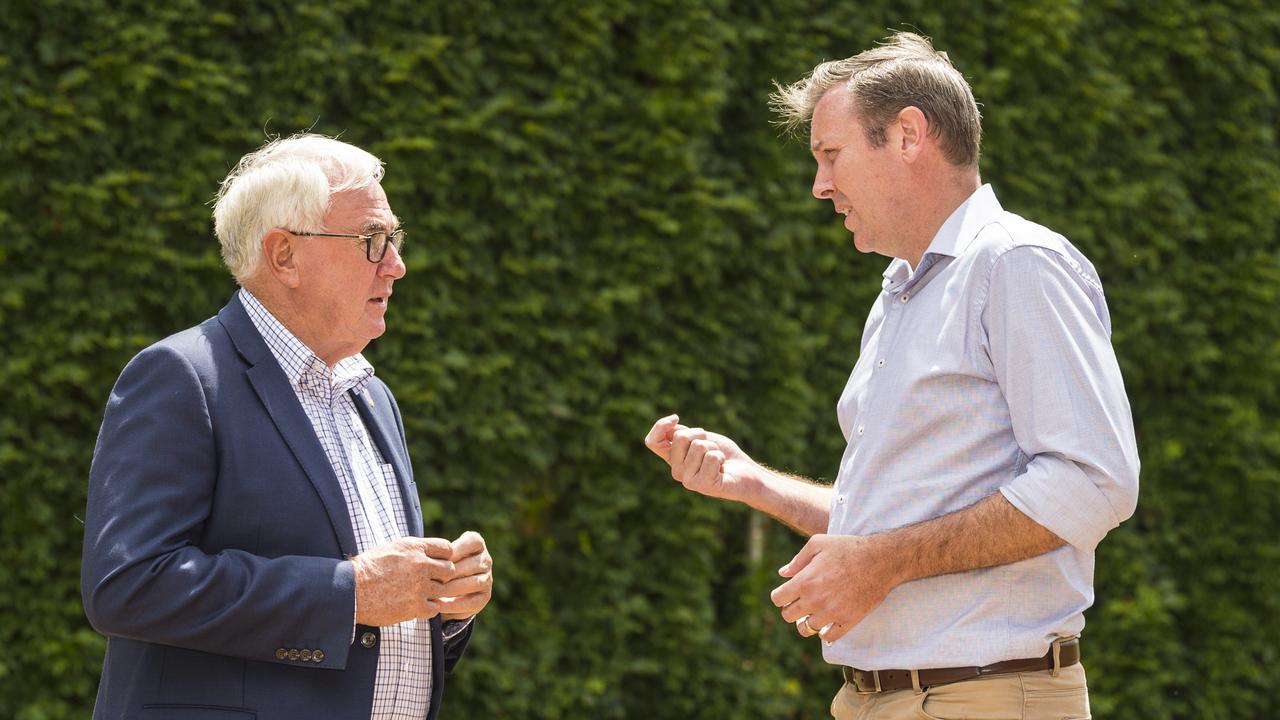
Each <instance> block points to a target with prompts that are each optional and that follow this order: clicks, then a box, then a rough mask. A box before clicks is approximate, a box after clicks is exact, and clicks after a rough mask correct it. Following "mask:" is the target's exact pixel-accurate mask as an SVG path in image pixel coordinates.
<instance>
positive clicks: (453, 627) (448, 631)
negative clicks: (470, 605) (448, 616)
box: [441, 615, 476, 641]
mask: <svg viewBox="0 0 1280 720" xmlns="http://www.w3.org/2000/svg"><path fill="white" fill-rule="evenodd" d="M475 619H476V616H475V615H472V616H471V617H469V618H467V619H466V620H445V621H444V622H443V623H441V632H442V634H443V635H444V639H445V640H446V641H449V640H452V639H454V638H455V637H457V636H458V635H460V634H461V633H462V632H463V631H464V630H466V629H467V627H469V626H470V625H471V623H472V622H473V621H475Z"/></svg>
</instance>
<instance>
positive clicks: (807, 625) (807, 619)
mask: <svg viewBox="0 0 1280 720" xmlns="http://www.w3.org/2000/svg"><path fill="white" fill-rule="evenodd" d="M801 622H803V623H804V626H805V627H807V628H809V632H811V633H813V634H814V635H817V634H818V633H819V632H820V631H819V630H818V628H815V627H814V626H812V625H810V624H809V616H808V615H805V616H804V620H802V621H801Z"/></svg>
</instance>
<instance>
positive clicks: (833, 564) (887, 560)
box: [770, 493, 1066, 641]
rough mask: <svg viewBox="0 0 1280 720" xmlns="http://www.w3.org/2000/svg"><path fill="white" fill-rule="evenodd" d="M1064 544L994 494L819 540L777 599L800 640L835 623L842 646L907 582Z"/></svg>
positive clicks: (831, 634)
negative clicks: (907, 521) (866, 531)
mask: <svg viewBox="0 0 1280 720" xmlns="http://www.w3.org/2000/svg"><path fill="white" fill-rule="evenodd" d="M1065 544H1066V543H1065V542H1064V541H1063V540H1062V538H1059V537H1058V536H1057V535H1054V534H1053V533H1051V532H1049V531H1048V530H1046V529H1045V528H1044V527H1043V526H1041V525H1039V524H1038V523H1036V522H1035V521H1034V520H1032V519H1031V518H1029V517H1027V516H1026V515H1024V514H1023V513H1022V512H1021V511H1019V510H1018V509H1017V508H1015V507H1014V506H1013V505H1011V504H1010V503H1009V501H1008V500H1006V499H1005V498H1004V496H1003V495H1001V494H1000V493H995V494H993V495H991V496H990V497H987V498H986V499H984V500H981V501H979V502H978V503H976V504H974V505H971V506H969V507H967V508H965V509H963V510H960V511H957V512H954V513H951V514H949V515H943V516H942V517H938V518H934V519H932V520H928V521H925V522H922V523H918V524H916V525H908V526H906V527H902V528H898V529H896V530H889V531H887V532H883V533H877V534H875V535H865V536H858V535H815V536H814V537H813V538H811V539H810V540H809V542H808V543H806V544H805V546H804V548H803V549H801V551H800V552H799V553H798V554H797V555H796V556H795V558H793V559H792V560H791V562H789V563H787V564H786V565H785V566H783V567H782V569H781V570H779V571H778V572H779V574H781V575H782V576H783V577H787V578H791V579H790V580H788V581H787V582H785V583H783V584H782V585H780V586H778V587H777V588H776V589H774V591H773V593H772V595H771V596H770V597H771V598H772V600H773V602H774V604H775V605H777V606H778V607H780V608H782V617H783V619H784V620H786V621H788V622H793V623H797V625H796V628H797V629H798V630H799V631H800V634H801V635H805V636H808V635H812V634H814V633H813V632H812V630H811V629H810V628H816V629H821V628H823V627H824V626H827V625H830V626H831V627H830V628H828V629H827V630H826V631H825V632H823V633H822V637H823V638H824V639H825V640H828V641H835V640H838V639H839V638H840V637H842V636H843V635H844V634H845V633H846V632H848V631H849V629H851V628H852V627H853V626H855V625H857V624H858V623H859V622H862V619H863V618H864V617H866V616H867V614H868V613H870V612H871V611H872V610H874V609H875V608H876V607H877V606H878V605H880V603H881V602H883V601H884V599H885V597H886V596H888V594H889V592H890V591H892V590H893V589H894V588H895V587H897V586H899V585H901V584H902V583H905V582H910V581H912V580H920V579H922V578H927V577H933V576H935V575H946V574H949V573H955V572H965V571H968V570H976V569H978V568H984V567H992V566H995V565H1005V564H1008V563H1012V562H1017V561H1019V560H1026V559H1027V558H1031V557H1035V556H1037V555H1042V554H1044V553H1046V552H1049V551H1050V550H1054V549H1056V548H1059V547H1062V546H1063V545H1065ZM804 619H807V620H808V623H807V624H808V627H806V623H804V622H799V621H801V620H804Z"/></svg>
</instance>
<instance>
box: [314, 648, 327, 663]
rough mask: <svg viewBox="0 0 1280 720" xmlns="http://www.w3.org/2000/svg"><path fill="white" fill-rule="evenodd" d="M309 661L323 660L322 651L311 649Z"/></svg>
mask: <svg viewBox="0 0 1280 720" xmlns="http://www.w3.org/2000/svg"><path fill="white" fill-rule="evenodd" d="M311 662H324V651H323V650H313V651H312V652H311Z"/></svg>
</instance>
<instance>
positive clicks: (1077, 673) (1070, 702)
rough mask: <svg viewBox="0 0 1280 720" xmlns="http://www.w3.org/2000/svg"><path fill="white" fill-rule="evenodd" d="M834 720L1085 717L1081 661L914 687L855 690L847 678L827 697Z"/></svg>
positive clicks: (1086, 697)
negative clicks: (866, 692) (833, 695)
mask: <svg viewBox="0 0 1280 720" xmlns="http://www.w3.org/2000/svg"><path fill="white" fill-rule="evenodd" d="M831 716H832V717H833V718H835V720H962V719H963V720H1089V718H1090V717H1091V716H1090V715H1089V688H1088V686H1087V685H1086V684H1085V676H1084V666H1082V665H1080V664H1079V663H1076V664H1075V665H1072V666H1071V667H1065V668H1062V669H1061V670H1059V671H1058V676H1057V677H1053V674H1052V673H1051V672H1050V671H1048V670H1042V671H1039V672H1029V673H1013V674H1009V675H993V676H991V677H985V678H977V679H974V680H965V681H963V682H958V683H951V684H949V685H937V686H934V687H931V688H926V689H925V690H924V692H920V693H917V692H916V691H915V690H912V689H910V688H908V689H906V690H894V691H892V692H882V693H875V694H869V695H859V694H858V692H857V689H856V688H854V687H853V686H852V685H849V684H847V683H846V684H845V685H844V687H842V688H840V692H839V693H837V694H836V698H835V700H833V701H832V702H831Z"/></svg>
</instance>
